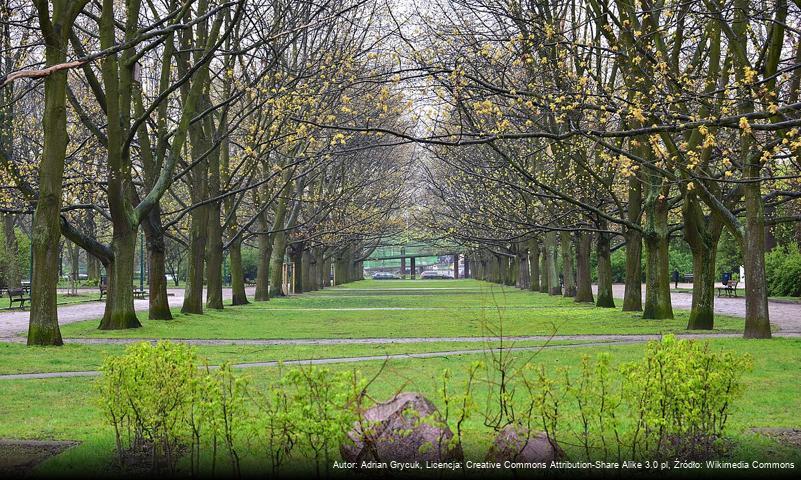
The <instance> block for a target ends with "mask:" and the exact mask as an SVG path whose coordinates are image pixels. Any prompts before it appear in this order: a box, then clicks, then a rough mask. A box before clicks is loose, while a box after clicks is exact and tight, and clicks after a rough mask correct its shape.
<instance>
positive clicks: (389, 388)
mask: <svg viewBox="0 0 801 480" xmlns="http://www.w3.org/2000/svg"><path fill="white" fill-rule="evenodd" d="M386 308H391V309H390V310H386ZM370 309H372V310H370ZM676 313H677V319H676V320H673V321H649V320H643V319H642V318H639V316H638V315H635V314H629V313H624V312H622V311H620V310H619V309H600V308H594V307H592V306H586V305H576V304H574V303H573V302H572V301H571V300H569V299H564V298H561V297H550V296H548V295H544V294H539V293H531V292H521V291H519V290H516V289H513V288H503V287H498V286H491V285H490V284H486V283H482V282H477V281H474V280H459V281H420V280H418V281H385V282H377V281H364V282H356V283H353V284H350V285H346V286H343V287H338V288H334V289H326V290H324V291H321V292H315V293H310V294H305V295H302V296H298V297H293V298H279V299H273V300H271V301H270V302H260V303H258V304H252V305H249V306H244V307H231V308H226V309H225V310H224V311H222V312H213V311H212V312H208V313H207V314H205V315H191V316H190V315H180V314H178V315H176V319H175V320H173V321H167V322H165V321H148V320H143V324H144V327H143V328H141V329H136V330H132V331H118V332H108V331H104V332H101V331H98V330H97V329H96V328H97V321H89V322H80V323H75V324H70V325H65V326H64V327H63V329H62V332H63V334H64V336H65V337H105V336H113V337H130V338H159V337H163V338H199V339H236V338H242V339H260V338H262V339H303V338H367V337H392V338H400V337H445V336H473V337H481V336H482V335H485V334H487V333H491V332H497V331H498V330H499V329H500V328H501V327H502V328H503V335H504V336H511V335H535V334H551V333H558V334H570V333H577V334H578V333H582V334H604V333H666V332H677V331H682V330H683V329H684V326H685V324H686V321H687V313H686V312H684V311H676ZM144 315H145V314H143V316H144ZM716 323H717V325H718V327H719V328H720V329H721V330H720V331H734V332H740V331H742V328H743V320H742V319H738V318H732V317H722V316H718V317H717V319H716ZM709 342H710V344H711V345H712V347H713V348H715V349H721V350H733V351H736V352H738V353H748V354H750V355H751V356H752V357H753V359H754V368H753V370H752V371H749V372H746V373H745V376H744V383H745V391H744V392H743V394H742V396H741V398H739V399H738V400H737V401H736V403H735V404H734V406H733V410H732V411H731V416H730V422H729V425H728V432H729V435H730V436H731V437H732V438H733V440H734V442H733V444H732V445H733V446H732V449H731V450H730V452H729V454H728V458H729V459H734V460H739V459H742V460H749V461H750V460H754V459H757V460H775V461H795V462H797V463H801V452H799V450H798V449H795V450H791V449H790V447H788V446H786V445H785V444H780V443H777V442H776V441H775V440H773V439H770V438H768V437H764V436H762V435H759V434H754V433H753V432H751V430H750V429H752V428H755V427H771V428H801V419H799V416H798V414H797V412H798V411H801V383H799V381H798V373H799V372H800V371H801V339H795V338H777V339H773V340H766V341H754V340H743V339H739V338H732V339H721V338H716V339H710V340H709ZM67 343H68V344H67V345H65V346H64V347H33V348H29V347H25V346H23V345H21V344H0V374H9V373H28V372H60V371H74V370H96V369H97V368H98V367H99V365H100V364H101V363H102V361H103V359H104V358H105V356H107V355H116V354H119V353H121V352H122V351H123V349H124V348H125V347H124V345H120V344H102V345H96V344H93V345H79V344H69V340H68V339H67ZM552 343H553V344H554V345H555V346H556V345H557V344H559V345H560V346H561V345H567V344H571V343H572V344H575V345H574V346H567V347H565V348H551V349H547V348H546V349H542V350H539V349H535V350H534V351H525V352H522V351H518V352H513V353H510V357H509V358H514V359H515V360H514V362H515V364H516V365H522V364H523V363H526V362H534V363H537V364H542V365H544V366H545V368H546V369H547V370H548V371H551V372H555V369H556V368H559V367H566V368H569V369H573V368H576V367H577V365H578V364H579V362H580V361H581V359H582V357H583V356H584V355H590V356H594V355H596V354H598V353H601V352H608V353H609V354H610V356H611V359H612V363H613V365H618V364H620V363H622V362H628V361H634V360H636V359H638V358H640V357H641V355H642V354H643V350H644V345H643V344H628V345H622V344H617V345H615V344H611V343H610V344H606V345H595V346H586V345H585V346H581V345H578V344H580V343H582V342H581V341H572V342H552ZM489 345H490V346H497V344H496V343H495V342H492V343H491V344H489ZM539 345H542V342H533V341H525V342H524V341H518V342H514V345H513V346H515V347H537V346H539ZM485 346H487V344H485V343H484V342H464V341H462V342H456V341H434V342H414V343H392V344H338V345H337V344H335V345H264V346H256V345H213V346H207V345H204V346H198V347H196V348H197V351H198V354H199V355H200V357H201V358H205V359H207V360H208V362H209V363H210V364H219V363H222V362H225V361H230V362H234V363H244V362H264V361H281V360H283V361H286V360H309V359H317V358H342V357H351V356H357V357H363V356H383V355H390V354H401V353H420V352H446V351H455V350H463V349H469V350H473V349H482V348H483V347H485ZM481 359H485V360H486V359H488V357H487V355H486V353H478V354H472V355H458V354H449V355H442V356H439V355H438V356H436V357H433V358H425V359H392V360H388V361H387V362H386V365H385V367H384V368H385V369H384V370H383V372H382V373H381V376H380V377H379V380H378V381H375V382H373V384H371V387H370V396H371V398H374V399H376V400H378V401H381V400H385V399H387V398H389V397H391V395H392V394H393V393H394V392H397V391H400V390H403V391H419V392H422V393H423V394H424V395H426V396H427V397H428V398H430V399H431V400H432V401H433V402H434V403H435V404H438V405H440V406H441V403H442V401H441V398H440V393H439V391H440V390H439V387H440V384H439V379H440V378H441V373H442V371H443V370H444V369H449V370H450V371H451V372H452V374H453V377H452V385H453V386H454V387H457V388H458V386H459V385H461V384H462V383H463V382H464V380H465V375H466V371H467V368H468V365H470V364H471V363H472V362H474V361H477V360H481ZM382 363H383V361H381V360H370V361H364V362H360V363H357V364H353V363H333V364H330V365H327V366H326V367H325V368H330V369H332V370H342V369H346V370H351V369H359V370H361V371H362V372H363V373H364V374H365V375H366V376H368V377H369V376H371V375H373V374H375V373H376V372H377V371H378V369H379V368H380V367H381V365H382ZM277 373H278V368H276V367H254V368H247V369H242V370H239V374H240V375H243V376H246V377H247V378H248V380H249V383H250V384H251V385H252V386H253V388H256V389H259V388H260V387H263V386H266V385H268V384H270V382H273V381H274V380H275V378H276V375H277ZM95 382H96V380H95V379H93V378H87V377H75V378H53V379H34V380H30V379H28V380H8V379H0V391H2V393H3V397H2V401H1V402H0V438H20V439H58V440H77V441H80V442H81V444H80V445H79V446H77V447H75V448H72V449H70V450H68V451H66V452H65V453H63V454H60V455H58V456H56V457H54V458H52V459H51V460H49V461H47V462H45V463H44V464H42V465H41V466H40V467H39V471H40V472H42V473H58V474H62V475H68V476H69V475H71V474H80V473H83V472H86V471H108V468H109V465H110V462H111V460H112V458H113V453H114V438H113V432H112V430H111V427H110V426H109V425H108V424H107V423H106V422H105V420H104V418H103V415H102V413H101V411H100V409H99V407H98V404H97V401H96V393H95V387H94V384H95ZM488 385H489V384H488V383H487V382H479V384H478V387H477V388H478V390H477V392H476V396H475V398H476V399H482V401H483V399H484V398H486V394H488V393H489V390H488V389H489V388H490V387H488ZM518 398H519V397H518ZM571 409H573V410H571ZM574 410H575V407H574V406H573V407H571V406H570V404H565V405H564V406H563V411H564V420H563V426H564V428H563V429H562V432H561V433H560V434H559V441H560V442H561V443H563V447H564V448H565V449H566V450H567V452H568V454H569V455H571V456H572V457H573V458H580V456H581V455H580V452H578V451H577V450H576V448H577V447H574V446H572V445H574V444H575V443H576V437H575V429H576V428H577V427H578V423H577V422H578V419H577V415H576V414H575V412H574ZM464 432H465V447H466V454H467V456H468V458H472V459H483V457H484V454H485V453H486V450H487V448H488V445H489V444H490V442H491V440H492V437H493V431H492V430H491V429H489V428H487V427H486V426H484V422H483V420H482V417H481V416H480V415H479V414H478V413H476V414H475V415H473V416H472V417H471V418H470V419H468V421H467V422H466V424H465V429H464ZM262 450H263V449H262ZM262 450H259V449H258V448H256V447H255V446H254V450H253V451H249V452H244V453H243V457H244V458H243V465H244V468H245V469H247V468H248V466H249V467H250V468H253V469H256V468H258V466H259V464H260V463H261V464H262V466H263V459H264V452H263V451H262Z"/></svg>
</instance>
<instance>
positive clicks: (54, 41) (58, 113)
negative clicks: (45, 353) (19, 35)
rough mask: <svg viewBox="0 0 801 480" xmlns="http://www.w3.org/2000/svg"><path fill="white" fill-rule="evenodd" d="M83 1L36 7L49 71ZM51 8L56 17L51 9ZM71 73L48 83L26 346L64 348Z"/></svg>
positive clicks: (63, 51) (59, 59) (62, 55)
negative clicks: (61, 277)
mask: <svg viewBox="0 0 801 480" xmlns="http://www.w3.org/2000/svg"><path fill="white" fill-rule="evenodd" d="M86 3H87V2H86V1H85V0H51V1H50V2H45V1H43V0H39V1H36V2H34V4H35V6H36V9H37V13H38V19H39V28H40V29H41V31H42V32H43V40H44V45H45V65H46V66H48V67H49V66H53V65H58V64H60V63H63V62H64V61H65V60H66V58H67V40H68V38H69V32H70V31H72V26H73V23H74V22H75V18H76V16H77V15H78V13H79V12H80V11H81V10H82V9H83V6H84V5H86ZM51 4H52V14H51V12H50V5H51ZM66 98H67V71H66V70H61V71H57V72H54V73H52V74H51V75H49V76H47V77H46V78H45V80H44V111H43V112H42V119H43V120H42V127H43V128H42V130H43V133H44V144H43V146H42V157H41V160H40V162H39V196H38V199H37V201H36V210H35V212H34V216H33V225H32V238H31V242H32V249H33V274H32V275H31V313H30V321H29V324H28V345H62V344H63V341H62V339H61V331H60V329H59V327H58V311H57V309H56V287H57V286H58V260H59V259H58V244H59V239H60V238H61V227H60V218H59V216H60V213H61V193H62V180H63V177H64V157H65V155H66V151H67V141H68V138H67V108H66V102H67V100H66Z"/></svg>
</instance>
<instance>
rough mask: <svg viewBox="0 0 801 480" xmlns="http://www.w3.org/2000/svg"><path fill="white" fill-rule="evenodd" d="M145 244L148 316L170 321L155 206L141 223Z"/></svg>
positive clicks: (161, 234)
mask: <svg viewBox="0 0 801 480" xmlns="http://www.w3.org/2000/svg"><path fill="white" fill-rule="evenodd" d="M142 228H143V230H144V232H145V243H146V245H147V251H148V272H149V273H150V278H149V287H148V288H149V289H150V291H149V297H148V301H149V302H150V304H149V305H148V314H147V317H148V318H149V319H150V320H172V312H170V302H169V300H168V297H167V278H166V276H165V273H166V269H165V266H164V264H165V259H166V245H165V244H164V230H163V229H162V226H161V208H160V207H159V206H158V205H156V206H155V207H153V209H152V210H151V211H150V213H149V214H148V216H147V218H145V220H144V221H143V222H142Z"/></svg>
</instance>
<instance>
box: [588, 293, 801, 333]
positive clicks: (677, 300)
mask: <svg viewBox="0 0 801 480" xmlns="http://www.w3.org/2000/svg"><path fill="white" fill-rule="evenodd" d="M679 288H692V284H681V283H680V284H679ZM592 289H593V292H597V286H595V285H593V287H592ZM625 290H626V287H625V286H624V285H619V284H615V285H613V286H612V293H613V295H614V296H615V299H622V298H623V294H624V292H625ZM642 295H643V299H644V298H645V285H643V287H642ZM670 299H671V301H672V303H673V308H678V309H682V310H689V309H690V308H691V307H692V304H693V296H692V294H691V293H683V292H671V294H670ZM615 301H616V302H617V300H615ZM622 304H623V300H620V302H619V305H622ZM768 309H769V311H770V323H771V324H773V325H775V326H778V327H779V329H780V330H781V331H782V333H789V332H794V333H795V332H801V304H797V303H795V304H794V303H779V302H768ZM715 313H721V314H724V315H733V316H735V317H745V298H743V297H738V298H732V297H716V298H715Z"/></svg>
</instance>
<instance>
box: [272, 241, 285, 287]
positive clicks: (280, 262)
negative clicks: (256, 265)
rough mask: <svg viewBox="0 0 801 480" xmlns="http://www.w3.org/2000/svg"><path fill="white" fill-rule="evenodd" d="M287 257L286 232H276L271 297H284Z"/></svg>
mask: <svg viewBox="0 0 801 480" xmlns="http://www.w3.org/2000/svg"><path fill="white" fill-rule="evenodd" d="M277 228H281V227H277ZM285 255H286V232H276V234H275V236H274V237H273V252H272V256H271V257H270V296H272V297H282V296H284V292H283V289H282V288H281V285H282V284H283V275H284V272H283V270H284V257H285Z"/></svg>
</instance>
